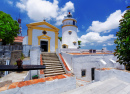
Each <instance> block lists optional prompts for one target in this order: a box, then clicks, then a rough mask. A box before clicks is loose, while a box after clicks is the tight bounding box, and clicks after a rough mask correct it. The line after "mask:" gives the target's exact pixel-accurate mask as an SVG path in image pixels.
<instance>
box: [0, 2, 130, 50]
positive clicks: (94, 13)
mask: <svg viewBox="0 0 130 94" xmlns="http://www.w3.org/2000/svg"><path fill="white" fill-rule="evenodd" d="M128 5H130V0H71V1H70V0H0V11H3V12H5V13H7V14H10V15H11V16H12V18H13V19H14V20H16V18H18V17H19V14H20V17H21V19H22V24H21V25H22V35H23V36H25V35H27V27H26V24H29V23H32V22H37V21H43V19H46V21H47V22H49V23H50V24H52V25H54V26H56V27H57V28H59V29H60V31H59V36H62V35H61V34H62V28H61V26H62V19H63V17H64V16H65V15H67V13H68V11H71V13H72V14H73V17H74V18H75V19H76V20H77V25H78V31H79V32H77V34H78V38H79V40H81V41H82V45H81V48H82V49H91V48H92V49H102V48H103V47H106V48H107V49H108V50H111V51H113V50H114V49H115V47H116V45H115V44H114V39H116V32H117V31H118V30H119V29H118V26H119V19H121V16H122V15H123V14H124V13H125V10H126V7H127V6H128Z"/></svg>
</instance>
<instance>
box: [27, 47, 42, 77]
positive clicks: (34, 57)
mask: <svg viewBox="0 0 130 94" xmlns="http://www.w3.org/2000/svg"><path fill="white" fill-rule="evenodd" d="M40 54H41V52H40V47H39V46H33V47H32V48H31V50H30V62H31V65H40ZM33 75H39V70H31V77H32V76H33Z"/></svg>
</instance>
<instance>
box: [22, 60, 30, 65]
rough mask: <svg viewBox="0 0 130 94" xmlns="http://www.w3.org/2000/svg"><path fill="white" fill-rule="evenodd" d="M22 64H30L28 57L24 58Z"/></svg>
mask: <svg viewBox="0 0 130 94" xmlns="http://www.w3.org/2000/svg"><path fill="white" fill-rule="evenodd" d="M23 65H31V62H30V59H24V60H23Z"/></svg>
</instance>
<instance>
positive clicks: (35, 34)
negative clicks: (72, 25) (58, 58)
mask: <svg viewBox="0 0 130 94" xmlns="http://www.w3.org/2000/svg"><path fill="white" fill-rule="evenodd" d="M42 31H43V30H37V29H33V33H32V34H33V35H32V46H38V38H37V37H38V36H41V35H43V33H42ZM46 35H47V36H49V37H51V40H50V51H51V52H54V51H55V33H54V32H51V31H47V34H46ZM42 40H43V41H48V40H46V39H41V41H42Z"/></svg>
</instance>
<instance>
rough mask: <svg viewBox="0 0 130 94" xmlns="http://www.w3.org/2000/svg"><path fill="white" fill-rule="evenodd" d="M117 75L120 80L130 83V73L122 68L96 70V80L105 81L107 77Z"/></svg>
mask: <svg viewBox="0 0 130 94" xmlns="http://www.w3.org/2000/svg"><path fill="white" fill-rule="evenodd" d="M112 77H117V78H118V79H120V80H123V81H125V82H128V83H130V73H129V72H125V71H122V70H115V69H111V70H95V81H104V80H106V79H109V78H112Z"/></svg>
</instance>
